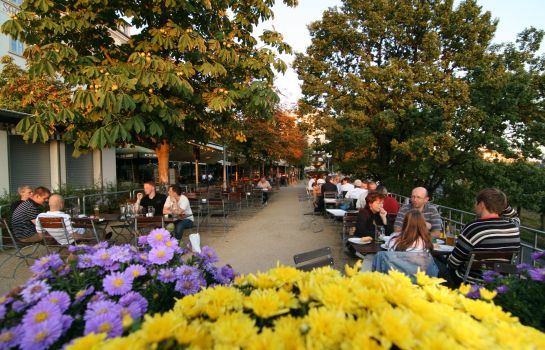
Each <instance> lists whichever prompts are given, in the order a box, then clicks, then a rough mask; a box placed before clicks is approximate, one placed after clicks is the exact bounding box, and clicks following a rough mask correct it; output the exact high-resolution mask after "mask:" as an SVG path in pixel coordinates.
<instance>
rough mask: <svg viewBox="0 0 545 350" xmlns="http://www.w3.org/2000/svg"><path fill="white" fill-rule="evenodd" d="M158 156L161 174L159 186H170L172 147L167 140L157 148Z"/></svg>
mask: <svg viewBox="0 0 545 350" xmlns="http://www.w3.org/2000/svg"><path fill="white" fill-rule="evenodd" d="M155 154H156V155H157V162H158V164H157V171H158V173H159V184H161V185H166V184H168V159H169V154H170V145H169V144H168V142H167V141H166V140H163V142H162V143H161V144H160V145H159V146H157V147H156V148H155Z"/></svg>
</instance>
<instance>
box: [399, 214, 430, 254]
mask: <svg viewBox="0 0 545 350" xmlns="http://www.w3.org/2000/svg"><path fill="white" fill-rule="evenodd" d="M419 240H422V242H423V243H424V247H425V248H426V249H428V250H429V251H433V243H432V241H431V236H430V233H429V231H428V228H427V227H426V221H425V220H424V216H423V215H422V213H421V212H420V211H419V210H417V209H413V210H409V211H408V212H407V214H405V218H404V219H403V226H402V227H401V234H400V235H399V236H398V238H397V239H396V240H395V246H394V250H396V251H406V250H407V249H409V248H411V247H412V246H413V245H414V244H415V243H417V242H418V241H419Z"/></svg>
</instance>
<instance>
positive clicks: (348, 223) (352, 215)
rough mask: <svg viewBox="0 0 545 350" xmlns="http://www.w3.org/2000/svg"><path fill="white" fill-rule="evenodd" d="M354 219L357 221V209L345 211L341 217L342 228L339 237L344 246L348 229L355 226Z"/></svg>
mask: <svg viewBox="0 0 545 350" xmlns="http://www.w3.org/2000/svg"><path fill="white" fill-rule="evenodd" d="M356 221H358V212H357V211H347V212H346V214H344V217H343V228H342V231H341V238H342V241H343V247H346V242H347V240H348V236H349V235H350V231H351V230H352V229H355V228H356Z"/></svg>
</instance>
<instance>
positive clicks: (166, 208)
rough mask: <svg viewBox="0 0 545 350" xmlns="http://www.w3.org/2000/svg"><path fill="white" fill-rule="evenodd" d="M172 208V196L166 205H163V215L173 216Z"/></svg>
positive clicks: (168, 198) (166, 201)
mask: <svg viewBox="0 0 545 350" xmlns="http://www.w3.org/2000/svg"><path fill="white" fill-rule="evenodd" d="M171 206H172V201H171V199H170V196H168V197H167V199H166V200H165V204H164V205H163V214H172V210H171V209H170V207H171Z"/></svg>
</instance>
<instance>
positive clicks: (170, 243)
mask: <svg viewBox="0 0 545 350" xmlns="http://www.w3.org/2000/svg"><path fill="white" fill-rule="evenodd" d="M164 245H165V246H166V247H168V248H170V249H172V250H174V252H175V253H180V252H182V248H181V247H180V242H179V241H178V240H177V239H176V238H174V237H171V238H169V239H167V240H166V241H165V244H164Z"/></svg>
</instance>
